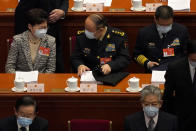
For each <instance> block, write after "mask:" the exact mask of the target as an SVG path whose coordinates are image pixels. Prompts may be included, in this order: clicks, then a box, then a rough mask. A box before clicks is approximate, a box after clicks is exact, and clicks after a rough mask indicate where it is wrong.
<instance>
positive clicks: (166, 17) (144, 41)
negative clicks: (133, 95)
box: [133, 5, 189, 72]
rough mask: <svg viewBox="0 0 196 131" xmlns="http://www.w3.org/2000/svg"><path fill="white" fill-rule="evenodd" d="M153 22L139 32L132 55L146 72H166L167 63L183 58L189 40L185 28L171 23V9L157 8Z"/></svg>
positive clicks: (166, 7) (167, 7)
mask: <svg viewBox="0 0 196 131" xmlns="http://www.w3.org/2000/svg"><path fill="white" fill-rule="evenodd" d="M154 20H155V23H154V24H152V25H150V26H147V27H144V28H142V29H141V30H140V31H139V34H138V37H137V40H136V45H135V48H134V54H133V55H134V59H135V61H136V62H137V63H139V64H141V65H143V66H144V67H145V69H146V71H147V72H150V71H151V70H153V69H155V70H166V68H167V65H168V63H169V62H171V61H173V60H174V59H177V58H178V57H182V56H184V54H185V53H186V44H187V41H188V39H189V35H188V30H187V28H186V27H185V26H183V25H180V24H178V23H174V22H173V9H172V8H171V7H169V6H166V5H163V6H160V7H158V8H157V9H156V12H155V17H154Z"/></svg>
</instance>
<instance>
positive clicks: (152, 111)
mask: <svg viewBox="0 0 196 131" xmlns="http://www.w3.org/2000/svg"><path fill="white" fill-rule="evenodd" d="M143 111H144V113H145V114H146V115H147V116H148V117H151V118H152V117H154V116H156V115H157V114H158V112H159V108H157V107H154V106H145V107H144V108H143Z"/></svg>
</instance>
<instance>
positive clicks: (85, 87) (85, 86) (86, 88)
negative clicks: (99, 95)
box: [80, 81, 97, 92]
mask: <svg viewBox="0 0 196 131" xmlns="http://www.w3.org/2000/svg"><path fill="white" fill-rule="evenodd" d="M80 92H97V82H96V81H95V82H86V81H85V82H80Z"/></svg>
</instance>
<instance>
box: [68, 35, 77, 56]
mask: <svg viewBox="0 0 196 131" xmlns="http://www.w3.org/2000/svg"><path fill="white" fill-rule="evenodd" d="M75 44H76V36H70V37H69V54H70V56H71V54H72V52H73V51H74V48H75Z"/></svg>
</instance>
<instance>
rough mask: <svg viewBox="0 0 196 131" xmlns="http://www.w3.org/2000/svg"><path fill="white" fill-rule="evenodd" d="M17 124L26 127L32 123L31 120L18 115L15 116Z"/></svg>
mask: <svg viewBox="0 0 196 131" xmlns="http://www.w3.org/2000/svg"><path fill="white" fill-rule="evenodd" d="M17 121H18V124H19V125H20V126H22V127H27V126H29V125H31V124H32V122H33V120H32V119H30V118H26V117H18V118H17Z"/></svg>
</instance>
